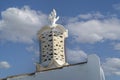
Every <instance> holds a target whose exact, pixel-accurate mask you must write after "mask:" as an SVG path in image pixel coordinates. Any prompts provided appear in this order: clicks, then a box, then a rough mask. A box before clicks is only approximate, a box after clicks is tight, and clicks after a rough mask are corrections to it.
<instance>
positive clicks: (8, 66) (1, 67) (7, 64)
mask: <svg viewBox="0 0 120 80" xmlns="http://www.w3.org/2000/svg"><path fill="white" fill-rule="evenodd" d="M3 68H6V69H7V68H10V65H9V63H8V62H6V61H1V62H0V69H3Z"/></svg>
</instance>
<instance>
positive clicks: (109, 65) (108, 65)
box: [102, 58, 120, 76]
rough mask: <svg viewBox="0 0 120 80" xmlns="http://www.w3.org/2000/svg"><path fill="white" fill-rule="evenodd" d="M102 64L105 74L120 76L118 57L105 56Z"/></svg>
mask: <svg viewBox="0 0 120 80" xmlns="http://www.w3.org/2000/svg"><path fill="white" fill-rule="evenodd" d="M102 66H103V69H104V71H105V74H106V75H111V74H113V75H118V76H120V58H107V59H106V62H105V63H103V65H102Z"/></svg>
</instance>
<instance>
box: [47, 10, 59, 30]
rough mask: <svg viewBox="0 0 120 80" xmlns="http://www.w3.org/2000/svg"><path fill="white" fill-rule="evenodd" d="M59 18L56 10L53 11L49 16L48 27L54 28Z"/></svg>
mask: <svg viewBox="0 0 120 80" xmlns="http://www.w3.org/2000/svg"><path fill="white" fill-rule="evenodd" d="M58 19H59V16H58V17H57V13H56V10H55V9H53V11H52V12H51V14H49V20H50V27H51V28H55V27H56V26H57V24H56V22H57V21H58Z"/></svg>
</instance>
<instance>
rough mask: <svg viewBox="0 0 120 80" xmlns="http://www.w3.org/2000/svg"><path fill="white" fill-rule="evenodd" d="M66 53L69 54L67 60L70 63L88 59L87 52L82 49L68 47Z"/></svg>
mask: <svg viewBox="0 0 120 80" xmlns="http://www.w3.org/2000/svg"><path fill="white" fill-rule="evenodd" d="M66 55H67V61H68V62H69V63H70V64H74V63H80V62H86V61H87V54H86V53H85V52H84V51H82V50H72V49H67V52H66Z"/></svg>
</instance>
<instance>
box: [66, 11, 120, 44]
mask: <svg viewBox="0 0 120 80" xmlns="http://www.w3.org/2000/svg"><path fill="white" fill-rule="evenodd" d="M89 15H90V14H89ZM99 15H100V13H99ZM84 16H85V15H84ZM90 16H91V15H90ZM101 16H102V15H101ZM86 17H88V15H86ZM76 18H78V19H75V18H73V20H74V22H69V23H68V24H67V25H66V26H67V28H68V30H69V33H70V35H72V37H73V38H74V41H75V42H79V43H96V42H101V41H104V40H120V35H119V34H120V26H119V25H120V19H118V18H116V17H110V18H104V19H102V20H101V19H88V20H86V21H84V20H83V21H81V20H80V19H79V17H76ZM70 21H72V18H71V20H70Z"/></svg>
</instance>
